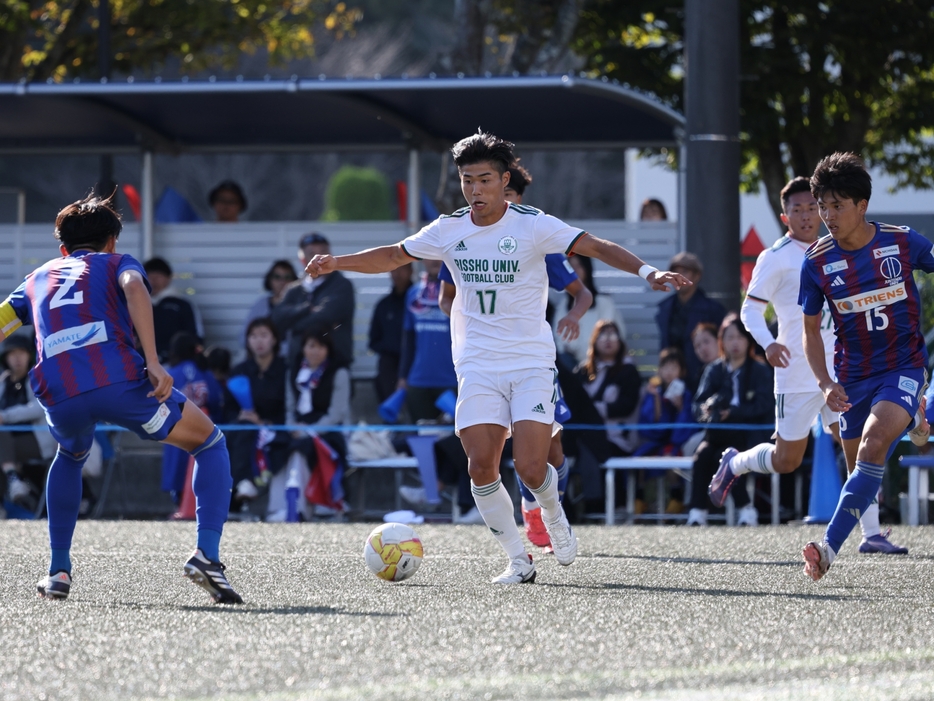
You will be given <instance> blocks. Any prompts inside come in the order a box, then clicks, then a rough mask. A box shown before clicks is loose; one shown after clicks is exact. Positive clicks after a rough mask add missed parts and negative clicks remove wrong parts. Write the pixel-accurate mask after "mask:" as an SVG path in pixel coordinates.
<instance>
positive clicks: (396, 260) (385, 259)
mask: <svg viewBox="0 0 934 701" xmlns="http://www.w3.org/2000/svg"><path fill="white" fill-rule="evenodd" d="M413 260H415V258H413V257H412V256H410V255H409V254H408V253H406V252H405V249H404V248H403V247H402V244H401V243H397V244H393V245H392V246H379V247H378V248H369V249H367V250H365V251H360V252H359V253H349V254H347V255H343V256H332V255H330V254H327V255H317V256H315V257H314V258H312V259H311V261H309V263H308V265H306V266H305V272H306V273H308V274H309V275H311V276H312V277H318V276H319V275H327V274H328V273H333V272H334V271H335V270H346V271H349V272H352V273H388V272H389V271H390V270H395V269H396V268H398V267H399V266H400V265H404V264H405V263H411V262H412V261H413Z"/></svg>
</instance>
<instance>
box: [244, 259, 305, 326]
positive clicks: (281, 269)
mask: <svg viewBox="0 0 934 701" xmlns="http://www.w3.org/2000/svg"><path fill="white" fill-rule="evenodd" d="M296 280H298V275H297V274H296V273H295V268H294V267H293V266H292V263H291V261H288V260H284V259H283V260H277V261H275V262H274V263H273V264H272V265H271V266H269V270H267V271H266V275H265V276H264V277H263V289H264V290H266V294H264V295H261V296H260V297H258V298H257V300H256V301H255V302H253V306H252V307H250V311H249V312H247V315H246V320H245V321H244V322H243V333H242V334H241V338H240V340H241V341H242V342H243V343H244V344H246V329H247V327H248V326H249V325H250V322H251V321H253V319H263V318H265V317H268V316H271V315H272V310H273V309H274V308H275V307H276V305H277V304H279V302H281V301H282V298H283V297H285V293H286V292H287V291H288V289H289V285H290V284H291V283H293V282H295V281H296Z"/></svg>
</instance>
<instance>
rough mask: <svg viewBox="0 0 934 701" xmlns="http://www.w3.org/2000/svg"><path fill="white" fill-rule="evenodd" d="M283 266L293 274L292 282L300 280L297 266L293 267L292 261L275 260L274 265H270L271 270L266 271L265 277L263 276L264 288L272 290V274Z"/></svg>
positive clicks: (268, 290)
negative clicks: (296, 271)
mask: <svg viewBox="0 0 934 701" xmlns="http://www.w3.org/2000/svg"><path fill="white" fill-rule="evenodd" d="M280 268H283V269H285V270H288V271H289V273H290V274H291V279H292V282H295V281H296V280H298V275H296V274H295V268H293V267H292V262H291V261H288V260H285V259H284V258H283V259H282V260H277V261H274V262H273V264H272V265H270V266H269V270H267V271H266V275H265V277H263V289H264V290H266V291H267V292H272V276H273V275H274V274H275V272H276V270H278V269H280Z"/></svg>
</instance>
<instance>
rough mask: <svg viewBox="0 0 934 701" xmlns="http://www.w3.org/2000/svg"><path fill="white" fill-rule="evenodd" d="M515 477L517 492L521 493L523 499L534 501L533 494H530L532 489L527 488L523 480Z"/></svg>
mask: <svg viewBox="0 0 934 701" xmlns="http://www.w3.org/2000/svg"><path fill="white" fill-rule="evenodd" d="M516 479H517V480H518V482H519V494H521V495H522V498H523V499H525V500H526V501H530V502H533V503H534V502H535V495H534V494H532V490H531V489H529V488H528V487H526V486H525V482H523V481H522V480H521V479H519V477H518V476H516Z"/></svg>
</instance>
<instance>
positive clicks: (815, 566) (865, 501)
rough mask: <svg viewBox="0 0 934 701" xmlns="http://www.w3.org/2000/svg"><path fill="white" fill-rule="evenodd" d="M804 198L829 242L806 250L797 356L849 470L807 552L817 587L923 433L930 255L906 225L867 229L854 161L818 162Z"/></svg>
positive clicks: (864, 193)
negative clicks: (899, 446)
mask: <svg viewBox="0 0 934 701" xmlns="http://www.w3.org/2000/svg"><path fill="white" fill-rule="evenodd" d="M811 192H812V194H813V195H814V197H815V198H817V203H818V207H819V212H820V217H821V219H822V220H823V222H824V224H825V225H826V227H827V229H828V230H829V231H830V236H829V237H824V238H822V239H818V240H817V241H815V242H814V243H813V244H812V245H811V246H810V248H808V250H807V252H806V254H805V260H804V263H803V265H802V267H801V289H800V292H799V297H798V302H799V303H800V304H801V307H802V310H803V312H804V353H805V355H806V357H807V360H808V365H810V367H811V370H812V371H813V372H814V376H815V377H816V378H817V381H818V385H819V386H820V389H821V391H822V392H823V393H824V397H825V399H826V401H827V406H828V407H829V408H830V409H831V410H832V411H837V412H840V413H841V416H840V436H841V438H842V442H843V451H844V453H845V455H846V459H847V464H848V466H849V467H850V468H851V472H850V476H849V478H848V479H847V481H846V484H844V485H843V492H842V493H841V494H840V501H839V503H838V504H837V510H836V511H835V512H834V515H833V517H832V518H831V520H830V523H829V524H828V525H827V531H826V533H825V534H824V538H823V540H821V541H820V542H814V541H812V542H810V543H808V544H807V545H806V546H805V547H804V553H803V554H804V560H805V566H804V572H805V574H807V575H808V576H809V577H811V579H813V580H814V581H817V580H818V579H820V578H821V577H823V576H824V575H825V574H826V573H827V570H828V569H829V568H830V565H831V564H832V563H833V561H834V558H835V557H836V556H837V553H839V552H840V546H841V545H843V541H844V540H846V538H847V536H848V535H849V534H850V531H851V530H853V527H854V526H855V525H856V523H857V521H858V520H859V518H860V516H861V515H862V514H863V513H864V512H865V511H866V509H867V508H868V507H869V505H870V504H871V503H872V500H873V499H874V498H875V497H876V493H877V492H878V490H879V485H880V484H881V483H882V475H883V472H884V469H885V461H886V460H887V459H888V458H889V456H890V455H891V454H892V451H893V450H894V448H895V443H896V441H898V440H899V439H900V438H901V436H903V435H904V434H905V432H906V431H907V430H908V429H909V428H911V430H912V431H913V432H914V433H916V434H919V435H920V436H922V437H923V436H926V434H927V433H928V431H929V427H928V424H927V421H926V419H925V418H924V402H923V397H924V391H925V386H926V384H927V370H926V368H927V361H928V355H927V349H926V347H925V344H924V336H923V335H922V333H921V328H920V323H919V322H920V317H921V299H920V297H919V295H918V289H917V287H916V286H915V283H914V279H913V277H912V271H914V270H916V269H917V270H923V271H925V272H928V273H930V272H934V254H932V250H931V242H930V241H928V240H927V239H926V238H924V237H923V236H921V235H920V234H918V233H917V232H916V231H913V230H912V229H910V228H909V227H906V226H892V225H889V224H879V223H877V222H867V221H866V210H867V208H868V207H869V197H870V195H871V194H872V180H871V178H870V177H869V173H868V172H866V168H865V166H864V165H863V163H862V161H861V160H860V159H859V157H858V156H856V155H855V154H852V153H835V154H833V155H832V156H828V157H826V158H824V159H823V160H822V161H821V162H820V163H819V164H818V165H817V168H816V169H815V171H814V174H813V175H812V176H811ZM825 299H826V300H827V301H828V302H829V303H830V312H831V314H832V315H833V319H834V325H835V326H836V336H837V341H836V344H835V353H834V370H835V371H836V374H837V381H836V382H835V381H834V380H833V378H831V377H830V373H829V372H828V371H827V367H826V363H825V360H824V342H823V340H822V338H821V330H820V326H821V308H822V307H823V306H824V300H825ZM913 438H914V436H913Z"/></svg>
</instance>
